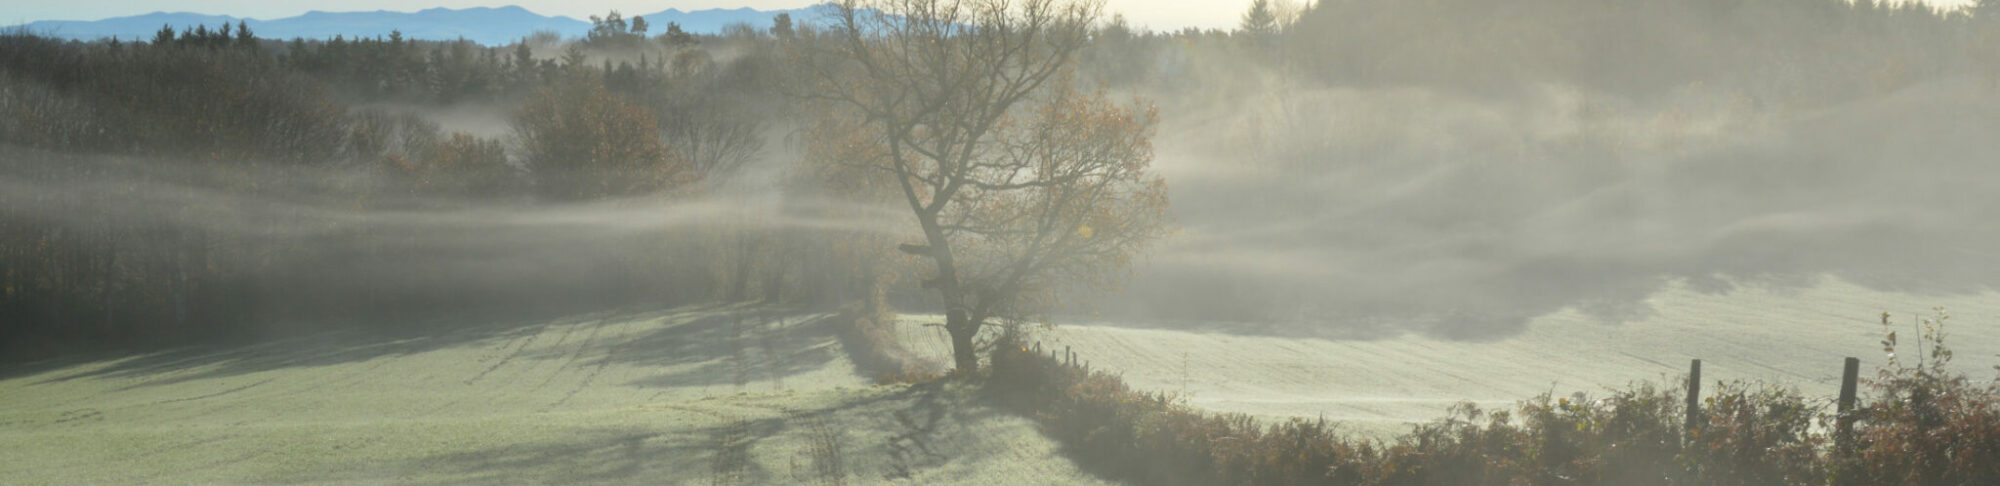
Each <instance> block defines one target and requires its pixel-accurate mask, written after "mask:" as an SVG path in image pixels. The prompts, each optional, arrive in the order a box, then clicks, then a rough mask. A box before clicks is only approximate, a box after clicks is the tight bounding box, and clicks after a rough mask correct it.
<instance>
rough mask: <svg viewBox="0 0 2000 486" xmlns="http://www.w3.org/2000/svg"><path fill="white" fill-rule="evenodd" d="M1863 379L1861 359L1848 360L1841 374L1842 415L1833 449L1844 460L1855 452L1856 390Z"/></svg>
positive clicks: (1837, 426)
mask: <svg viewBox="0 0 2000 486" xmlns="http://www.w3.org/2000/svg"><path fill="white" fill-rule="evenodd" d="M1860 378H1861V359H1860V358H1847V365H1846V366H1845V367H1844V369H1842V370H1841V372H1840V414H1839V415H1837V416H1836V417H1838V418H1837V419H1835V422H1834V423H1835V424H1836V425H1835V426H1834V434H1833V449H1834V450H1835V451H1837V452H1838V453H1839V454H1840V456H1841V457H1842V458H1845V457H1846V456H1847V455H1848V454H1850V453H1852V452H1854V449H1853V448H1854V437H1853V436H1854V388H1855V382H1856V381H1857V380H1859V379H1860Z"/></svg>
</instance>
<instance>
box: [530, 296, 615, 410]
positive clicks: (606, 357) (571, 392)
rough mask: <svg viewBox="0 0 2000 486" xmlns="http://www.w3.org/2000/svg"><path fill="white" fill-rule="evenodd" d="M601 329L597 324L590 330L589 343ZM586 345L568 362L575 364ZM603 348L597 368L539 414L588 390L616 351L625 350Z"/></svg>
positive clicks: (601, 324)
mask: <svg viewBox="0 0 2000 486" xmlns="http://www.w3.org/2000/svg"><path fill="white" fill-rule="evenodd" d="M605 320H606V321H609V320H610V318H606V319H605ZM603 327H604V325H603V322H599V324H598V329H592V330H591V332H590V335H591V341H590V342H595V340H596V337H597V331H598V330H599V329H602V328H603ZM588 345H589V343H588V342H586V343H585V345H584V346H579V348H578V349H577V352H576V354H575V355H571V356H570V361H571V362H575V361H576V357H577V356H579V355H582V354H583V348H584V347H588ZM605 348H606V350H605V352H604V357H602V358H598V360H597V367H595V368H592V369H591V370H590V373H588V374H585V375H583V379H582V380H579V381H578V382H577V384H576V386H573V387H570V389H569V393H565V394H563V397H562V399H560V400H556V402H555V403H553V404H550V405H549V406H547V407H543V408H542V410H541V413H547V412H549V411H551V410H555V409H556V407H560V406H563V404H566V403H569V401H570V399H572V398H576V394H577V393H579V392H582V391H583V389H584V388H589V387H590V384H591V383H592V382H594V381H596V380H597V375H598V374H601V373H604V368H605V367H607V366H610V365H611V362H612V360H613V359H615V358H617V357H618V351H619V350H622V349H624V348H625V346H622V345H612V346H605ZM564 367H565V368H567V367H568V366H564ZM550 376H551V378H553V377H554V375H550ZM544 384H546V383H544Z"/></svg>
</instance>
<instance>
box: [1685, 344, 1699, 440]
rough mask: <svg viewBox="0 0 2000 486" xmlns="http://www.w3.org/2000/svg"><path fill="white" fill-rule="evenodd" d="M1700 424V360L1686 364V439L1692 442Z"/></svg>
mask: <svg viewBox="0 0 2000 486" xmlns="http://www.w3.org/2000/svg"><path fill="white" fill-rule="evenodd" d="M1700 423H1701V360H1699V359H1696V360H1694V361H1693V362H1692V363H1689V364H1688V395H1687V427H1686V429H1687V437H1688V440H1690V441H1692V440H1694V435H1695V431H1696V430H1699V427H1700Z"/></svg>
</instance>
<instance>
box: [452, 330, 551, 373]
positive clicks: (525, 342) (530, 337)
mask: <svg viewBox="0 0 2000 486" xmlns="http://www.w3.org/2000/svg"><path fill="white" fill-rule="evenodd" d="M547 329H548V328H547V326H536V329H535V332H533V333H527V332H523V333H522V334H526V335H527V338H526V339H520V342H521V345H519V346H515V347H514V351H513V352H510V353H507V356H506V357H503V358H500V361H498V362H495V363H493V365H492V366H488V367H486V369H485V370H481V371H480V372H479V374H477V375H473V376H472V378H470V379H467V380H465V384H466V385H471V384H474V383H478V382H479V380H480V379H483V378H486V375H489V374H492V373H493V370H497V369H500V367H501V366H506V365H507V363H509V362H512V361H514V358H515V357H517V356H520V355H521V351H522V350H525V349H528V346H530V345H533V344H535V339H536V338H540V337H542V334H543V332H544V331H545V330H547Z"/></svg>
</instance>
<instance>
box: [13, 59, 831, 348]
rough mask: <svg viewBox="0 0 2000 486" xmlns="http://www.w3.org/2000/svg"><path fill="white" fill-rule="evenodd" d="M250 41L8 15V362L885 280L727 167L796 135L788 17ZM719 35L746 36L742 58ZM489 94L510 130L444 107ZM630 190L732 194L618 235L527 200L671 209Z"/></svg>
mask: <svg viewBox="0 0 2000 486" xmlns="http://www.w3.org/2000/svg"><path fill="white" fill-rule="evenodd" d="M626 29H627V31H628V32H630V31H631V30H632V28H631V27H626ZM675 30H678V29H675ZM217 32H221V33H217ZM240 33H241V34H248V31H247V29H244V30H242V31H241V32H240ZM237 34H238V33H229V32H226V31H221V30H219V29H218V30H214V31H211V30H208V29H206V28H199V27H198V28H195V29H189V30H186V31H183V32H176V31H174V30H172V29H163V30H162V32H161V34H160V35H159V38H158V39H156V40H155V42H152V43H144V42H118V41H101V42H90V43H83V42H72V41H62V40H57V39H52V38H47V37H41V36H38V35H34V34H33V33H28V32H10V33H6V34H5V35H0V176H4V179H0V182H4V183H6V184H7V187H8V190H7V191H5V192H7V194H5V196H0V199H4V200H5V206H6V208H5V210H4V211H0V269H4V270H0V356H4V357H5V358H6V359H29V358H34V357H37V356H43V355H48V354H50V353H54V352H57V351H58V350H59V349H60V347H62V346H99V345H105V344H111V345H121V346H123V345H130V346H161V345H173V344H177V343H184V342H189V341H191V340H197V339H212V338H218V337H243V338H254V337H256V336H259V335H262V334H266V333H272V332H283V331H284V330H283V329H280V328H281V327H283V325H280V324H276V323H281V322H309V321H329V320H338V321H344V322H347V323H349V324H339V325H351V324H353V323H359V324H358V325H364V326H367V325H373V326H378V327H380V326H388V327H396V326H401V325H403V324H400V323H402V322H405V321H407V320H408V319H410V318H416V317H422V316H438V315H451V314H453V313H463V312H488V313H501V314H504V313H507V312H508V309H515V310H519V309H522V308H531V309H552V308H554V307H563V306H569V307H578V308H589V307H602V306H606V305H619V304H623V303H630V302H638V301H646V302H686V301H696V300H705V299H717V298H729V299H753V298H769V299H777V298H779V297H781V296H782V297H783V298H784V299H786V300H790V301H801V302H809V301H815V300H826V299H832V298H834V296H836V295H837V294H838V293H839V292H842V291H843V290H840V289H843V288H846V287H849V286H851V285H852V284H853V283H854V279H855V278H859V277H849V276H845V275H846V274H844V273H842V272H845V271H847V270H851V268H849V267H848V266H847V263H846V262H848V261H856V259H852V258H849V259H845V260H836V259H820V258H811V257H808V256H784V257H774V256H772V254H773V253H775V252H780V251H786V252H800V251H817V252H832V251H850V250H847V249H846V248H845V247H843V246H841V245H840V243H839V241H829V240H828V239H827V236H826V235H825V234H819V235H818V237H819V238H820V242H821V243H830V244H826V245H814V246H808V245H802V244H796V243H793V242H792V241H790V239H796V238H800V237H801V236H800V234H799V232H798V231H790V230H782V231H781V229H780V228H776V227H774V226H773V225H771V224H770V223H769V222H768V221H759V220H756V218H753V217H751V216H749V214H751V213H748V212H745V211H741V210H736V209H732V208H728V207H727V206H726V205H727V204H728V202H727V201H733V200H736V199H746V200H747V199H752V198H751V197H750V196H748V195H742V194H725V193H723V191H721V189H720V188H721V185H722V184H723V183H724V182H725V181H727V180H728V179H729V178H731V177H732V176H734V175H735V174H736V173H737V172H739V171H740V169H741V167H743V166H744V165H745V164H747V163H749V162H750V161H752V160H756V159H757V158H759V157H762V156H763V154H764V153H765V152H766V151H767V150H769V149H767V148H766V147H765V145H766V141H767V140H769V139H772V138H773V137H774V135H773V133H774V131H773V129H772V127H773V125H774V124H776V123H778V122H777V120H779V119H780V118H781V117H782V116H783V113H782V110H783V106H782V104H781V103H779V102H778V100H781V99H782V98H783V97H782V96H781V95H780V94H779V93H778V89H777V87H776V85H775V82H776V81H777V80H779V79H780V78H781V77H782V74H781V73H779V72H777V70H779V69H781V68H782V66H781V63H779V62H778V56H777V55H775V54H773V53H771V50H772V49H773V43H775V42H776V41H777V40H776V39H777V38H776V37H774V36H772V35H769V34H765V33H763V32H761V31H759V30H754V29H738V30H737V31H736V33H735V35H734V36H733V37H707V38H696V37H694V36H689V35H686V34H685V33H681V34H680V36H677V37H673V38H671V40H674V41H675V42H676V43H674V44H665V43H662V44H657V45H652V46H636V47H635V46H632V45H624V44H618V43H610V44H607V43H605V42H593V39H585V40H579V41H575V42H570V43H568V44H567V45H564V44H563V43H561V42H554V43H552V44H550V45H549V47H550V50H554V49H560V50H561V52H562V54H560V55H556V56H538V55H536V54H535V53H534V51H533V49H532V48H531V47H529V45H528V44H529V42H530V41H529V40H524V41H523V43H520V44H516V45H513V46H507V47H502V48H485V47H480V46H475V45H472V44H470V43H466V42H420V41H409V40H406V39H402V38H400V36H396V35H392V36H389V37H388V38H385V39H357V40H347V39H341V38H336V39H332V40H326V41H304V40H294V41H290V42H282V43H281V42H276V41H271V40H260V39H255V38H254V37H238V36H237ZM244 39H248V40H244ZM539 42H543V43H550V42H551V41H550V40H549V39H542V40H540V41H539ZM704 44H706V45H707V46H709V47H704V46H703V45H704ZM607 46H609V47H607ZM710 48H727V49H730V50H731V52H735V53H743V55H742V56H739V57H738V59H736V60H734V61H731V62H727V63H719V62H715V61H714V60H713V57H712V56H711V55H710V54H709V52H708V49H710ZM467 103H478V104H481V105H484V106H491V107H495V108H497V109H498V110H501V112H502V113H506V115H505V117H506V119H504V120H495V121H497V122H500V123H504V124H505V125H506V130H505V133H503V134H499V135H497V136H496V135H495V134H492V133H490V131H489V132H488V133H486V134H483V135H482V134H474V133H466V132H458V131H454V130H450V129H448V128H447V127H446V126H445V125H443V124H440V123H439V122H437V121H434V120H433V119H431V118H428V117H425V116H421V115H420V113H422V112H423V111H424V110H426V109H430V108H433V107H447V106H453V105H461V106H462V105H465V104H467ZM770 183H771V184H776V185H778V186H784V187H790V186H800V187H795V188H790V189H784V190H785V191H787V192H789V193H795V194H807V193H810V192H812V189H811V188H810V187H806V186H810V185H811V184H810V183H809V181H803V180H802V179H800V178H798V177H790V176H781V177H779V178H777V179H774V180H771V181H770ZM778 189H780V188H778V187H774V188H772V190H778ZM626 198H649V199H646V200H645V201H659V200H665V201H668V203H669V207H672V204H681V205H687V206H696V207H699V208H704V209H702V210H703V211H706V212H705V213H704V215H703V216H702V217H700V218H693V220H692V221H686V220H688V219H690V218H681V219H679V220H675V221H678V222H676V223H674V225H672V226H666V225H664V224H662V225H659V226H658V227H651V228H646V229H644V230H630V231H626V230H619V231H617V233H618V234H617V235H616V237H614V238H600V237H594V236H591V235H589V234H586V233H578V234H574V235H563V234H559V233H561V231H560V228H557V227H549V228H537V227H532V226H530V227H522V228H513V226H510V225H516V226H517V225H518V224H516V223H511V222H509V221H512V220H508V219H506V218H509V217H514V216H512V215H514V214H520V213H527V214H539V215H547V216H544V217H545V218H548V219H557V220H560V221H569V220H590V218H591V215H589V214H579V213H588V212H605V213H617V214H623V215H628V216H631V217H633V218H634V219H640V220H645V219H648V218H649V217H657V218H659V219H669V218H667V216H670V215H665V214H651V215H649V214H645V213H643V212H635V210H634V208H638V207H644V205H645V204H656V203H654V202H645V201H640V200H631V201H627V200H626ZM697 203H699V204H697ZM717 207H722V208H723V209H720V210H718V209H714V208H717ZM778 210H785V209H784V208H779V209H778ZM661 211H663V212H664V211H668V210H666V209H663V210H661ZM806 211H817V212H822V213H823V212H825V211H828V210H827V209H825V208H808V209H806ZM523 218H525V217H523ZM413 221H414V222H413ZM494 221H500V222H494ZM550 224H554V223H550ZM635 224H636V223H635ZM603 226H607V227H617V226H618V225H617V224H610V223H606V224H603ZM607 231H608V230H607ZM842 231H846V230H827V231H822V232H821V233H840V232H842ZM551 232H554V233H558V234H547V233H551ZM848 232H850V233H851V232H852V231H848ZM860 260H866V259H865V258H863V259H860ZM778 262H782V264H783V265H784V266H785V268H784V270H788V271H781V269H780V268H779V267H778V265H779V263H778ZM753 278H755V279H758V280H760V282H759V283H758V284H755V285H751V284H749V283H747V280H750V279H753ZM862 280H867V279H862ZM830 282H837V284H835V283H830ZM299 325H316V324H299ZM64 343H67V344H64Z"/></svg>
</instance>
